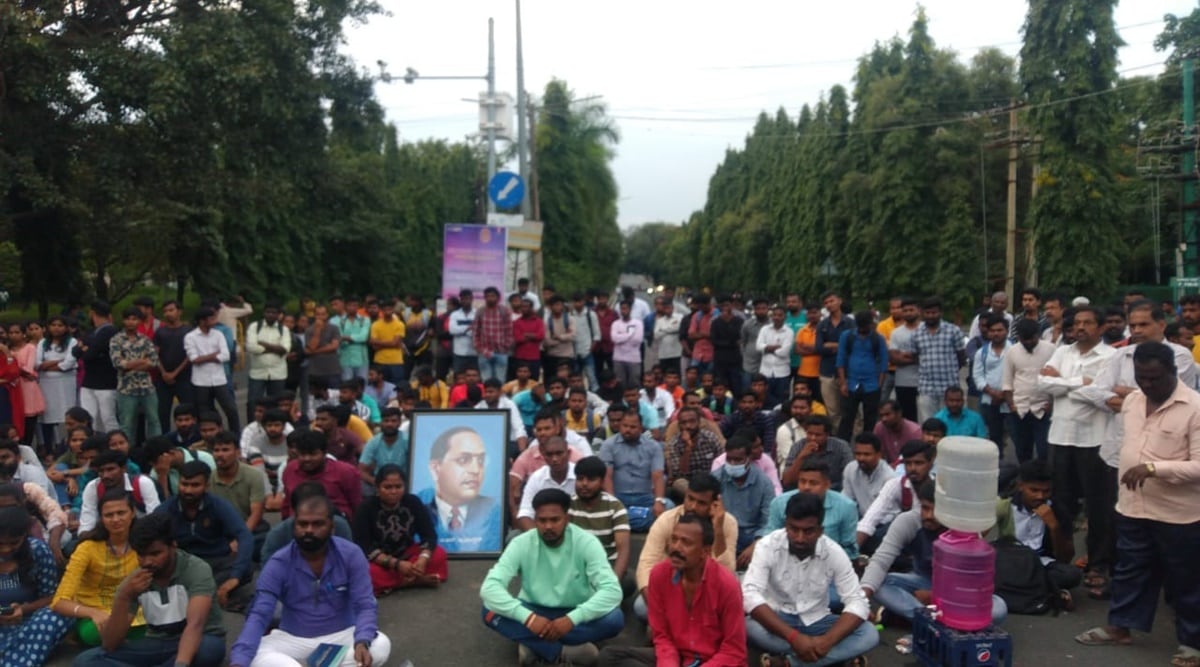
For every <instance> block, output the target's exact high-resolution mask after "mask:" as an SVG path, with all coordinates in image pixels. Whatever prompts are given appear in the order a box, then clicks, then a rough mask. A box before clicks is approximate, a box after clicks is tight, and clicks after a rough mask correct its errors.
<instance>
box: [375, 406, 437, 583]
mask: <svg viewBox="0 0 1200 667" xmlns="http://www.w3.org/2000/svg"><path fill="white" fill-rule="evenodd" d="M389 409H392V408H389ZM375 488H376V491H377V493H376V495H374V496H371V497H369V498H367V499H366V500H365V501H364V502H363V504H362V505H361V506H359V508H358V509H357V510H356V511H355V513H354V526H353V528H354V541H355V542H357V543H358V546H359V547H361V548H362V550H363V553H365V554H366V555H367V560H368V561H369V562H370V571H371V584H372V585H373V586H374V588H375V595H377V596H383V595H387V594H388V593H390V592H392V591H393V590H396V589H398V588H408V587H411V586H428V587H431V588H432V587H436V586H438V584H440V583H442V582H444V581H446V578H447V577H449V574H450V570H449V565H448V562H447V560H446V550H445V549H443V548H442V547H440V546H438V543H437V531H436V530H435V529H434V527H433V518H432V517H430V516H429V511H428V510H427V509H426V508H425V504H424V503H422V502H421V499H420V498H418V497H417V496H415V495H413V494H411V493H408V492H407V489H408V484H407V483H406V481H405V479H404V471H403V470H402V469H401V468H400V466H398V465H396V464H395V463H387V464H384V465H383V466H382V467H381V468H379V471H378V472H376V473H375Z"/></svg>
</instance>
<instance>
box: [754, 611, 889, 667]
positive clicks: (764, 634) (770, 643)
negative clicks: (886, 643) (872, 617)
mask: <svg viewBox="0 0 1200 667" xmlns="http://www.w3.org/2000/svg"><path fill="white" fill-rule="evenodd" d="M775 615H776V616H778V617H779V619H780V620H781V621H783V622H784V623H787V624H788V627H790V628H794V629H795V630H796V631H797V632H799V633H800V634H804V635H808V636H809V637H819V636H821V635H823V634H825V633H827V632H829V630H830V629H831V628H833V624H834V623H836V622H837V620H838V617H837V616H834V615H833V614H829V615H827V616H825V617H824V618H822V619H821V620H819V621H817V622H816V623H813V624H812V625H805V624H804V623H803V622H801V621H800V617H799V616H796V615H795V614H785V613H783V612H781V611H776V612H775ZM746 641H747V643H748V644H750V645H751V646H753V647H755V648H757V649H758V650H760V651H762V652H764V653H769V654H771V655H782V656H786V657H787V659H788V662H789V663H790V664H792V665H807V666H808V667H824V665H836V664H841V663H843V662H845V661H847V660H850V659H852V658H857V657H858V656H860V655H862V654H864V653H866V652H867V651H870V650H871V649H873V648H875V647H876V646H878V645H879V633H878V632H877V631H876V630H875V626H874V625H871V624H870V623H869V622H867V621H863V622H862V623H859V624H858V627H857V628H854V632H851V633H850V634H848V635H846V636H845V637H844V638H843V639H842V641H840V642H838V643H837V644H835V645H834V647H833V648H832V649H830V650H829V654H828V655H826V656H825V657H824V658H821V659H820V660H818V661H817V662H801V661H800V658H798V657H796V655H795V654H794V653H792V645H791V644H789V643H788V642H787V640H786V639H784V638H783V637H780V636H778V635H775V634H771V632H770V631H769V630H767V629H766V628H764V627H763V626H762V625H761V624H760V623H759V622H758V621H756V620H754V619H753V618H750V617H749V616H747V617H746Z"/></svg>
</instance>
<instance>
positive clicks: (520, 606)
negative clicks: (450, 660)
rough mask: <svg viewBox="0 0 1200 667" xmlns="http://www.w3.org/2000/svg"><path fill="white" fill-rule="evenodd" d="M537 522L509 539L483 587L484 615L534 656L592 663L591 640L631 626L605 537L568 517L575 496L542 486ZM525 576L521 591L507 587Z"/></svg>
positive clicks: (524, 655) (525, 656)
mask: <svg viewBox="0 0 1200 667" xmlns="http://www.w3.org/2000/svg"><path fill="white" fill-rule="evenodd" d="M533 507H534V512H535V518H534V522H535V523H536V525H537V530H536V531H534V530H531V531H527V532H524V533H521V534H520V535H519V536H517V537H516V538H514V539H513V541H512V542H509V544H508V548H506V549H505V550H504V553H502V554H501V555H500V560H498V561H497V562H496V564H495V565H494V566H492V569H491V570H490V571H489V572H488V575H487V577H486V578H485V579H484V581H483V586H482V587H481V589H480V597H481V598H482V599H483V622H484V624H485V625H487V626H488V627H489V628H491V629H492V630H494V631H496V632H497V633H499V634H500V635H501V636H503V637H504V638H506V639H509V640H512V641H515V642H518V643H519V644H520V649H519V654H520V660H521V664H523V665H529V664H534V661H535V660H541V661H544V662H550V663H556V662H565V663H575V664H579V663H585V664H594V663H595V661H596V658H597V656H598V655H599V649H597V648H596V645H595V644H594V643H593V642H597V641H601V640H604V639H609V638H611V637H615V636H616V635H617V634H619V633H620V632H621V630H623V629H624V628H625V617H624V616H623V615H622V614H621V584H620V583H619V582H618V581H617V577H616V575H615V574H613V571H612V568H611V567H609V565H608V556H607V555H606V554H605V553H604V547H602V546H600V542H599V540H597V539H596V538H595V537H593V536H592V535H591V534H590V533H588V532H587V531H585V530H584V529H582V528H580V527H579V526H576V525H574V524H572V523H571V522H570V518H569V514H568V512H569V511H570V508H571V496H569V495H567V493H566V492H565V491H562V490H560V489H543V490H542V491H539V492H538V494H537V495H536V496H534V498H533ZM518 575H519V576H520V577H521V591H520V595H519V597H514V596H513V595H512V594H511V593H509V592H508V587H509V584H510V583H511V582H512V578H513V577H515V576H518Z"/></svg>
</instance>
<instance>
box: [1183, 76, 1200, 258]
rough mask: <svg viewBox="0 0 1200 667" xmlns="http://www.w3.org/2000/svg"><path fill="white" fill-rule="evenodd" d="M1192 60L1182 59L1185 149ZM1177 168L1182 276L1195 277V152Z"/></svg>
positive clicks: (1192, 100) (1191, 126) (1191, 123)
mask: <svg viewBox="0 0 1200 667" xmlns="http://www.w3.org/2000/svg"><path fill="white" fill-rule="evenodd" d="M1195 75H1196V61H1195V54H1194V53H1189V54H1187V56H1186V57H1185V58H1184V59H1183V139H1184V141H1185V142H1186V144H1187V145H1188V147H1189V148H1191V146H1194V145H1195V143H1196V86H1195ZM1181 162H1182V163H1181V165H1180V176H1181V177H1182V178H1183V242H1184V244H1185V248H1184V258H1183V266H1184V275H1186V276H1188V277H1192V276H1195V275H1196V274H1197V270H1198V269H1200V267H1197V265H1196V258H1197V248H1196V243H1197V241H1200V239H1197V238H1196V207H1197V202H1196V152H1195V150H1185V151H1184V153H1183V160H1182V161H1181Z"/></svg>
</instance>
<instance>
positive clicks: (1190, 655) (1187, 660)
mask: <svg viewBox="0 0 1200 667" xmlns="http://www.w3.org/2000/svg"><path fill="white" fill-rule="evenodd" d="M1171 667H1200V650H1197V649H1194V648H1192V647H1190V646H1180V647H1179V651H1178V652H1177V653H1176V654H1175V655H1173V656H1171Z"/></svg>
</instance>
